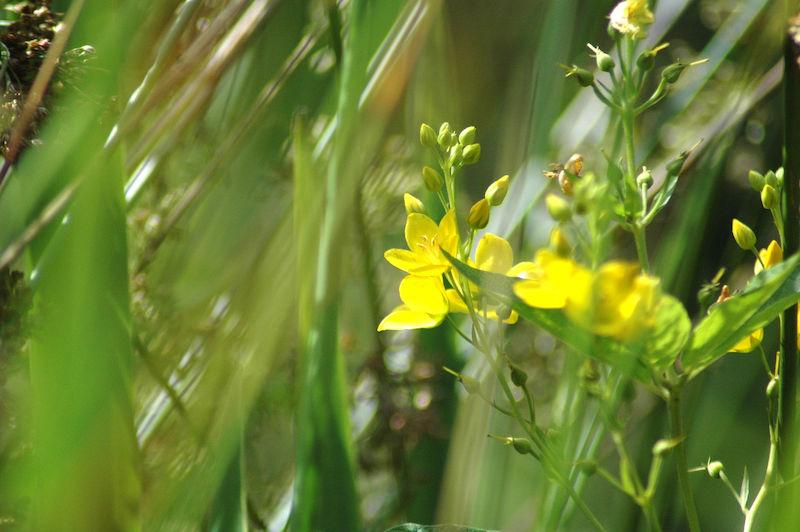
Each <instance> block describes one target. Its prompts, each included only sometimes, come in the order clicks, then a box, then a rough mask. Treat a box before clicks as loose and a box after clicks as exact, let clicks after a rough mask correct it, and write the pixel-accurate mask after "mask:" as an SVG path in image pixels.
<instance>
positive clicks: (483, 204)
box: [467, 198, 490, 229]
mask: <svg viewBox="0 0 800 532" xmlns="http://www.w3.org/2000/svg"><path fill="white" fill-rule="evenodd" d="M489 210H490V207H489V202H488V201H486V198H483V199H481V200H479V201H478V202H477V203H475V205H473V206H472V208H471V209H470V210H469V216H467V223H468V224H469V227H470V229H483V228H484V227H486V225H487V224H488V223H489Z"/></svg>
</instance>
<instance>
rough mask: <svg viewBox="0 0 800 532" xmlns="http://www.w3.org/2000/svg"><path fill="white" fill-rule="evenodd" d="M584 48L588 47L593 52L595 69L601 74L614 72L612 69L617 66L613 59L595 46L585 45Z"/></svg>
mask: <svg viewBox="0 0 800 532" xmlns="http://www.w3.org/2000/svg"><path fill="white" fill-rule="evenodd" d="M586 46H588V47H589V49H590V50H591V51H592V52H594V59H595V61H596V63H597V68H599V69H600V70H602V71H603V72H611V71H612V70H614V67H615V66H617V65H616V63H614V59H613V58H612V57H611V56H610V55H608V54H607V53H605V52H604V51H603V50H601V49H600V48H598V47H597V46H592V45H591V44H587V45H586Z"/></svg>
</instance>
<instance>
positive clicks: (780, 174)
mask: <svg viewBox="0 0 800 532" xmlns="http://www.w3.org/2000/svg"><path fill="white" fill-rule="evenodd" d="M775 178H776V179H777V180H778V187H779V188H780V187H782V186H783V166H781V167H780V168H778V169H777V170H775Z"/></svg>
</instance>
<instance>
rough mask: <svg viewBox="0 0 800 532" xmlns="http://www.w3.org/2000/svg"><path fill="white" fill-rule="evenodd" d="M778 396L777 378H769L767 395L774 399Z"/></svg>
mask: <svg viewBox="0 0 800 532" xmlns="http://www.w3.org/2000/svg"><path fill="white" fill-rule="evenodd" d="M777 396H778V379H770V380H769V382H768V383H767V397H768V398H770V399H775V398H776V397H777Z"/></svg>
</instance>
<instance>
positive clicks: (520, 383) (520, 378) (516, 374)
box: [508, 364, 528, 388]
mask: <svg viewBox="0 0 800 532" xmlns="http://www.w3.org/2000/svg"><path fill="white" fill-rule="evenodd" d="M508 367H509V369H510V370H511V382H512V383H513V384H514V386H517V387H519V388H522V387H524V386H525V384H526V383H527V382H528V374H527V373H525V371H524V370H523V369H522V368H520V367H519V366H517V365H516V364H509V365H508Z"/></svg>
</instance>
